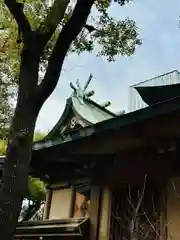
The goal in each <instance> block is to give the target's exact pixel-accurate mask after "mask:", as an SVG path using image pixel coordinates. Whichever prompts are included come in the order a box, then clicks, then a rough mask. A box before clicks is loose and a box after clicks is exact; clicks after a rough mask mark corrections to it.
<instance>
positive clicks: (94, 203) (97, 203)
mask: <svg viewBox="0 0 180 240" xmlns="http://www.w3.org/2000/svg"><path fill="white" fill-rule="evenodd" d="M100 211H101V189H100V187H98V186H91V198H90V206H89V211H88V212H89V219H90V239H89V240H98V235H99V224H100Z"/></svg>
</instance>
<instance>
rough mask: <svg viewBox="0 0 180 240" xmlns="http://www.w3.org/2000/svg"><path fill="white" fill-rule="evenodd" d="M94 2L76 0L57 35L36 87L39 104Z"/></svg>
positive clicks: (93, 0) (54, 81) (54, 80)
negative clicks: (42, 74)
mask: <svg viewBox="0 0 180 240" xmlns="http://www.w3.org/2000/svg"><path fill="white" fill-rule="evenodd" d="M94 2H95V0H86V1H85V0H77V3H76V6H75V9H74V12H73V14H72V16H71V18H70V20H69V21H68V22H67V24H66V25H65V26H64V27H63V29H62V31H61V33H60V35H59V37H58V40H57V42H56V45H55V47H54V49H53V52H52V55H51V57H50V59H49V63H48V67H47V70H46V74H45V76H44V79H43V81H42V82H41V84H40V85H39V86H38V88H37V95H36V97H38V98H39V104H40V105H41V104H43V103H44V102H45V101H46V99H47V98H48V97H49V96H50V95H51V93H52V92H53V90H54V89H55V87H56V85H57V83H58V79H59V75H60V72H61V69H62V65H63V62H64V59H65V56H66V54H67V51H68V49H69V47H70V45H71V43H72V41H73V40H74V39H75V38H76V37H77V35H78V34H79V33H80V31H81V29H82V28H83V26H84V25H85V24H86V21H87V18H88V16H89V14H90V11H91V8H92V5H93V4H94Z"/></svg>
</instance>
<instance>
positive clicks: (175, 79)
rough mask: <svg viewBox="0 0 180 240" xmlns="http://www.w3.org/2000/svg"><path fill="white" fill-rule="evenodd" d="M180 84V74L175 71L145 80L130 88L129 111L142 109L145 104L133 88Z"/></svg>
mask: <svg viewBox="0 0 180 240" xmlns="http://www.w3.org/2000/svg"><path fill="white" fill-rule="evenodd" d="M176 83H180V73H179V72H178V71H177V70H174V71H172V72H168V73H165V74H163V75H160V76H157V77H154V78H151V79H148V80H145V81H143V82H140V83H137V84H135V85H132V86H130V96H129V111H130V112H132V111H135V110H138V109H140V108H144V107H146V106H147V104H146V103H145V102H144V101H143V100H142V99H141V97H140V95H139V94H138V92H137V91H136V90H135V88H134V87H137V86H159V85H169V84H176Z"/></svg>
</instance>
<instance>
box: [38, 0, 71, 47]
mask: <svg viewBox="0 0 180 240" xmlns="http://www.w3.org/2000/svg"><path fill="white" fill-rule="evenodd" d="M69 2H70V0H55V2H54V4H53V6H52V9H51V11H50V12H49V14H48V16H47V17H46V18H45V20H44V22H43V23H42V25H41V27H40V29H39V31H40V32H41V33H42V36H43V38H42V40H41V48H42V49H43V48H44V46H45V45H46V44H47V42H48V41H49V39H50V38H51V36H52V35H53V33H54V31H55V30H56V28H57V26H58V24H59V23H60V22H61V20H62V19H63V17H64V14H65V11H66V8H67V6H68V4H69Z"/></svg>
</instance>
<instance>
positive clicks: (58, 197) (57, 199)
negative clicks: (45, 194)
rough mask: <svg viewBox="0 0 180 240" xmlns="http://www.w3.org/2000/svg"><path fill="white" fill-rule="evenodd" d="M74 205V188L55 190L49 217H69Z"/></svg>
mask: <svg viewBox="0 0 180 240" xmlns="http://www.w3.org/2000/svg"><path fill="white" fill-rule="evenodd" d="M71 205H72V189H71V188H69V189H63V190H62V189H61V190H53V194H52V200H51V207H50V212H49V219H61V218H69V217H70V214H71Z"/></svg>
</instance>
